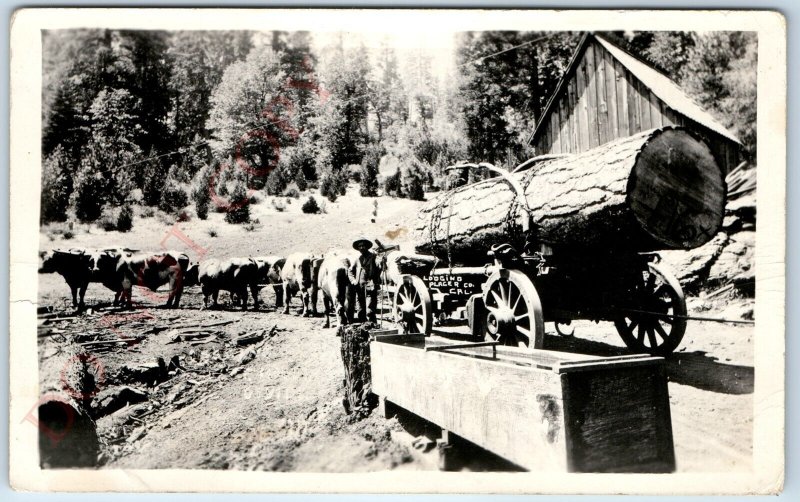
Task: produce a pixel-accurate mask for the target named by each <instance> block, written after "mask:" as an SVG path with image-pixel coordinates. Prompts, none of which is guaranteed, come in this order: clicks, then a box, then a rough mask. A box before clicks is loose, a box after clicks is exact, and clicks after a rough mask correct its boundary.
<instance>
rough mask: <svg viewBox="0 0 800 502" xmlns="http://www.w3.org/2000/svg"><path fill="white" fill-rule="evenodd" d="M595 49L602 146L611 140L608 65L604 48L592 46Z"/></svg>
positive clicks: (598, 133)
mask: <svg viewBox="0 0 800 502" xmlns="http://www.w3.org/2000/svg"><path fill="white" fill-rule="evenodd" d="M592 45H593V46H594V47H595V51H594V54H595V58H594V66H595V71H596V73H595V81H596V82H597V137H598V138H599V141H600V144H601V145H603V144H605V143H608V141H609V140H610V139H611V131H610V130H609V127H608V92H607V91H606V63H605V57H604V56H603V52H605V51H604V50H603V48H602V47H600V46H599V45H597V44H592Z"/></svg>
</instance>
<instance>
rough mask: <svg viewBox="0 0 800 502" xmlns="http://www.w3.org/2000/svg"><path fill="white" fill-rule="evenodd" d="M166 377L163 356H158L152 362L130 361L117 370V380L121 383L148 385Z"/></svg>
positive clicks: (157, 382)
mask: <svg viewBox="0 0 800 502" xmlns="http://www.w3.org/2000/svg"><path fill="white" fill-rule="evenodd" d="M166 379H167V364H166V362H165V361H164V358H163V357H159V358H158V359H156V360H155V361H154V362H152V363H144V364H142V363H138V364H137V363H130V364H126V365H125V366H123V367H122V368H120V369H119V371H118V372H117V380H119V381H120V382H123V383H133V382H137V383H141V384H145V385H147V386H149V387H154V386H155V385H157V384H159V383H160V382H163V381H165V380H166Z"/></svg>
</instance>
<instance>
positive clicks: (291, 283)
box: [281, 253, 317, 317]
mask: <svg viewBox="0 0 800 502" xmlns="http://www.w3.org/2000/svg"><path fill="white" fill-rule="evenodd" d="M313 261H314V256H313V255H311V254H309V253H294V254H291V255H289V256H288V257H287V258H286V263H284V265H283V269H281V281H282V282H283V298H284V302H285V304H284V307H283V313H284V314H288V313H289V306H290V304H291V302H292V296H294V295H295V294H297V293H300V300H301V301H302V303H303V310H302V315H303V317H308V316H309V315H317V301H316V300H317V284H316V277H315V276H314V267H313Z"/></svg>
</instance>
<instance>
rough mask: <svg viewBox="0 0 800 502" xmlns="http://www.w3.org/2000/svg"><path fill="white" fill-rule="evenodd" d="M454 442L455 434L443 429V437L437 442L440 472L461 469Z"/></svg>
mask: <svg viewBox="0 0 800 502" xmlns="http://www.w3.org/2000/svg"><path fill="white" fill-rule="evenodd" d="M452 441H453V434H452V433H451V432H450V431H448V430H447V429H442V437H441V438H439V439H437V440H436V449H437V451H438V452H439V470H440V471H445V472H448V471H457V470H458V468H459V466H458V460H457V458H456V457H457V455H456V454H455V451H454V449H453V443H452Z"/></svg>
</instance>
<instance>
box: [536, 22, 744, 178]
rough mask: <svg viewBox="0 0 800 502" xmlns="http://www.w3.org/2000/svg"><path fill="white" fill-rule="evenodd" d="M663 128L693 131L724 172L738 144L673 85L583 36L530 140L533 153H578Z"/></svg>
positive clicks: (737, 157) (734, 160)
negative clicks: (706, 146) (709, 150)
mask: <svg viewBox="0 0 800 502" xmlns="http://www.w3.org/2000/svg"><path fill="white" fill-rule="evenodd" d="M665 125H679V126H685V127H687V128H690V129H692V130H694V131H696V132H697V133H699V134H700V135H701V136H702V137H703V138H704V139H705V140H706V142H707V143H708V144H709V146H710V147H711V150H712V152H713V153H714V155H715V156H716V157H717V161H718V162H719V163H720V165H722V166H723V169H724V172H725V174H727V173H728V172H730V171H731V170H732V169H734V168H735V167H736V166H737V165H738V164H739V163H740V162H741V158H742V150H741V143H740V142H739V140H738V139H737V138H736V136H735V135H734V134H733V133H731V132H730V131H729V130H727V129H726V128H725V127H724V126H723V125H722V124H720V123H719V121H717V120H716V119H715V118H714V117H712V116H711V114H709V113H708V112H707V111H705V110H704V109H703V108H701V107H700V106H699V105H698V104H697V103H695V102H694V101H693V100H692V99H691V98H690V97H689V96H688V95H687V94H686V93H685V92H684V91H683V90H682V89H681V88H680V87H678V85H677V84H676V83H675V82H673V81H672V80H670V79H669V78H668V77H667V76H665V75H664V74H663V73H661V72H659V71H658V70H656V69H654V68H653V67H652V66H650V65H649V64H647V63H645V62H643V61H642V60H640V59H638V58H637V57H635V56H633V55H631V54H630V53H629V52H627V51H626V50H624V49H622V48H620V47H619V46H617V45H615V44H613V43H611V42H610V41H608V40H606V39H605V38H603V37H601V36H599V35H597V34H593V33H588V34H586V35H585V36H584V37H583V39H582V40H581V42H580V44H579V45H578V48H577V49H576V51H575V54H574V55H573V57H572V60H571V61H570V63H569V66H568V67H567V70H566V72H565V73H564V77H563V78H562V79H561V81H560V82H559V84H558V86H557V87H556V90H555V92H554V93H553V95H552V96H551V97H550V100H549V101H548V103H547V106H546V107H545V110H544V113H543V114H542V120H540V121H539V123H538V124H537V126H536V130H535V131H534V132H533V136H532V137H531V144H532V145H533V146H534V147H535V152H536V155H543V154H558V153H580V152H584V151H586V150H589V149H591V148H594V147H596V146H598V145H602V144H603V143H606V142H608V141H612V140H614V139H617V138H621V137H625V136H630V135H632V134H636V133H638V132H641V131H646V130H648V129H652V128H655V127H662V126H665Z"/></svg>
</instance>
